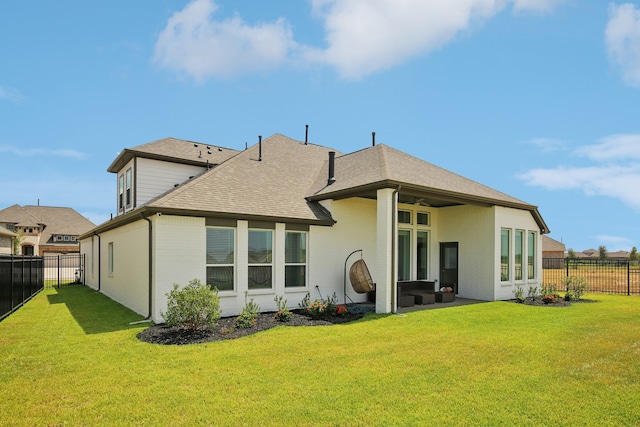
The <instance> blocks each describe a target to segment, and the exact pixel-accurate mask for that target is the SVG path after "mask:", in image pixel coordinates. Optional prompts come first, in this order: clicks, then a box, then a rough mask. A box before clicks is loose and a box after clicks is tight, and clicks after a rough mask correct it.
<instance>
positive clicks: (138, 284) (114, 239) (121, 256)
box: [81, 220, 149, 316]
mask: <svg viewBox="0 0 640 427" xmlns="http://www.w3.org/2000/svg"><path fill="white" fill-rule="evenodd" d="M148 232H149V231H148V223H147V221H144V220H139V221H136V222H134V223H131V224H127V225H124V226H122V227H119V228H117V229H115V230H110V231H106V232H104V233H100V239H99V240H98V237H97V236H94V237H89V238H87V239H84V240H82V241H81V252H82V253H83V254H85V255H86V258H85V259H86V265H85V284H86V285H87V286H90V287H91V288H93V289H96V290H98V286H100V292H102V293H103V294H105V295H106V296H108V297H109V298H111V299H112V300H114V301H117V302H119V303H120V304H122V305H124V306H125V307H128V308H129V309H131V310H133V311H135V312H136V313H138V314H141V315H143V316H147V314H148V310H149V296H148V295H149V294H148V290H149V280H148V277H149V275H148V271H149V264H148V260H149V256H148V253H149V252H148V242H149V234H148ZM98 242H100V246H101V248H100V251H98ZM109 243H113V258H114V259H113V273H109V271H108V269H109V267H108V266H109V250H108V247H109ZM98 257H99V258H100V259H98ZM99 270H102V271H101V272H100V271H99ZM98 274H100V277H98Z"/></svg>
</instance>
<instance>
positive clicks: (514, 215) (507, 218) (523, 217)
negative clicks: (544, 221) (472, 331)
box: [494, 207, 542, 300]
mask: <svg viewBox="0 0 640 427" xmlns="http://www.w3.org/2000/svg"><path fill="white" fill-rule="evenodd" d="M494 209H495V212H496V221H495V229H496V234H495V249H494V265H495V275H494V281H495V283H496V296H495V299H496V300H506V299H511V298H513V297H514V294H513V291H514V290H515V289H516V288H517V287H518V286H522V287H523V288H524V290H525V294H526V293H527V291H528V289H529V287H538V288H539V287H540V286H542V236H541V235H540V228H539V227H538V224H537V223H536V222H535V220H534V219H533V216H532V215H531V213H530V212H528V211H523V210H519V209H510V208H503V207H496V208H494ZM503 228H507V229H510V230H511V242H510V251H511V253H510V256H509V257H510V268H511V274H510V275H509V277H510V279H511V280H510V281H508V282H501V281H500V232H501V230H502V229H503ZM516 230H524V232H525V236H524V253H523V261H522V262H523V265H522V267H523V274H522V277H523V280H517V281H516V280H514V278H515V274H514V271H515V270H514V267H515V260H514V248H515V231H516ZM529 231H534V232H535V233H536V237H537V241H536V261H535V267H536V268H535V277H534V279H528V278H527V255H528V253H527V251H528V247H527V246H528V245H527V238H528V232H529Z"/></svg>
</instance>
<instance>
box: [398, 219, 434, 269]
mask: <svg viewBox="0 0 640 427" xmlns="http://www.w3.org/2000/svg"><path fill="white" fill-rule="evenodd" d="M413 215H414V212H411V211H398V224H402V228H401V229H399V230H398V247H397V254H398V264H397V265H398V280H428V278H429V231H428V228H427V227H428V225H429V213H427V212H416V213H415V221H414V218H413Z"/></svg>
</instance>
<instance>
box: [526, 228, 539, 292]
mask: <svg viewBox="0 0 640 427" xmlns="http://www.w3.org/2000/svg"><path fill="white" fill-rule="evenodd" d="M537 236H538V235H537V233H536V232H535V231H528V232H527V280H535V279H536V276H537V273H538V272H537V271H536V270H537V268H536V267H537V265H536V264H537V258H538V254H537V252H536V248H537V240H538V239H537Z"/></svg>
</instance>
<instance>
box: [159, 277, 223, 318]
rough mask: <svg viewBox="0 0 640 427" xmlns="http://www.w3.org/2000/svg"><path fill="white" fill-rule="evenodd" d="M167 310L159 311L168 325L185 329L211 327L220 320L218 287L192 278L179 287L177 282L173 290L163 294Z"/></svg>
mask: <svg viewBox="0 0 640 427" xmlns="http://www.w3.org/2000/svg"><path fill="white" fill-rule="evenodd" d="M165 295H166V296H167V298H168V300H167V311H166V313H165V312H160V314H161V315H162V317H163V318H164V320H165V322H166V323H167V325H169V326H181V327H184V328H187V329H192V330H195V329H200V328H211V327H214V326H216V325H217V324H218V320H220V315H221V312H220V297H219V296H218V289H215V288H214V289H211V288H210V287H209V286H207V285H205V284H204V283H202V282H200V280H199V279H193V280H191V281H190V282H189V284H188V285H186V286H185V287H184V288H182V289H180V286H179V285H178V284H177V283H174V284H173V290H172V291H170V292H168V293H166V294H165Z"/></svg>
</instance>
